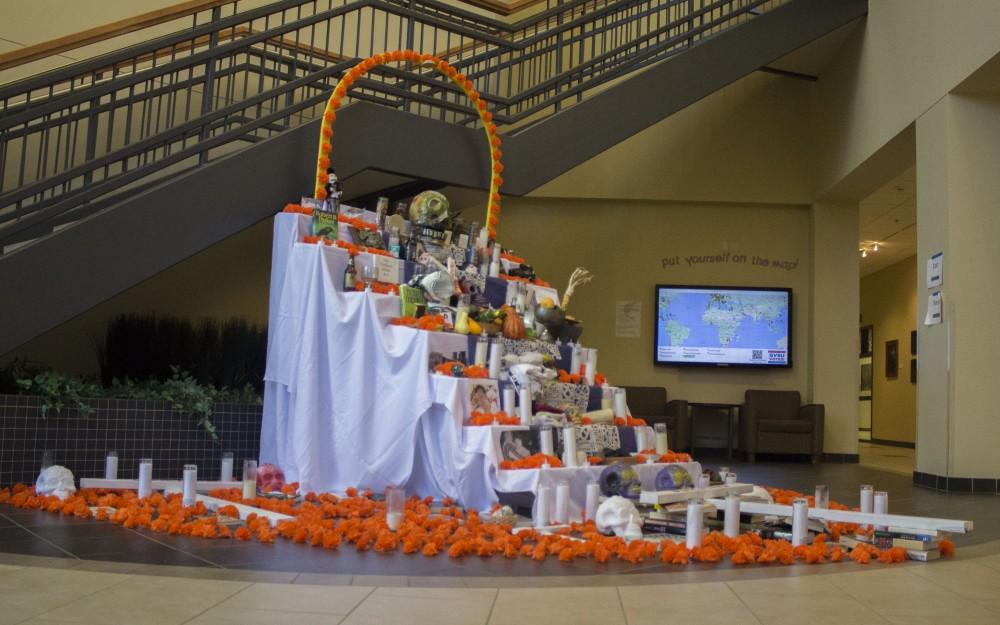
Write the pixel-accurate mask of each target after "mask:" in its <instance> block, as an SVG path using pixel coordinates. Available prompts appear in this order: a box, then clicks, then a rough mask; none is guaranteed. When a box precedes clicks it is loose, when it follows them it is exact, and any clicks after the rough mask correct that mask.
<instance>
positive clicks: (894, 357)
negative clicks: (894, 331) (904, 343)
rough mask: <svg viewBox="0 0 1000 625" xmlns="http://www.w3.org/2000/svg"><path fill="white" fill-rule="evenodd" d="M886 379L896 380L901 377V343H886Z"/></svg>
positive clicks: (896, 341) (894, 340)
mask: <svg viewBox="0 0 1000 625" xmlns="http://www.w3.org/2000/svg"><path fill="white" fill-rule="evenodd" d="M885 377H887V378H889V379H890V380H894V379H896V378H897V377H899V341H898V340H896V339H893V340H891V341H886V342H885Z"/></svg>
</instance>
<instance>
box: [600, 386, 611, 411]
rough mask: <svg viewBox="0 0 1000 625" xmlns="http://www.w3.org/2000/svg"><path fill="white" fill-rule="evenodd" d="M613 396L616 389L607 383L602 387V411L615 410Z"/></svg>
mask: <svg viewBox="0 0 1000 625" xmlns="http://www.w3.org/2000/svg"><path fill="white" fill-rule="evenodd" d="M613 394H614V389H612V388H611V387H610V386H608V384H607V383H606V382H605V383H604V384H602V385H601V410H611V409H612V408H613V406H612V400H611V396H612V395H613Z"/></svg>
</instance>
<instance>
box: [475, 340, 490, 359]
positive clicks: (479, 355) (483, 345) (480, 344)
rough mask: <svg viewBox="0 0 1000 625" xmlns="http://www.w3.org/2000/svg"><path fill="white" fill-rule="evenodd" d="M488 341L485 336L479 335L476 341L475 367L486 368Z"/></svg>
mask: <svg viewBox="0 0 1000 625" xmlns="http://www.w3.org/2000/svg"><path fill="white" fill-rule="evenodd" d="M489 345H490V343H489V340H487V338H486V334H480V335H479V338H477V339H476V360H475V363H476V366H477V367H485V366H486V352H487V351H488V350H489Z"/></svg>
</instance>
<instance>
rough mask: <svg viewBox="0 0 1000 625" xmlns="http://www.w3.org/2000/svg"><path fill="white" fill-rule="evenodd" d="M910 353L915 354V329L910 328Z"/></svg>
mask: <svg viewBox="0 0 1000 625" xmlns="http://www.w3.org/2000/svg"><path fill="white" fill-rule="evenodd" d="M910 355H911V356H916V355H917V331H916V330H910Z"/></svg>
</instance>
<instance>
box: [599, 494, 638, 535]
mask: <svg viewBox="0 0 1000 625" xmlns="http://www.w3.org/2000/svg"><path fill="white" fill-rule="evenodd" d="M594 520H595V521H596V523H597V531H599V532H601V533H602V534H611V533H614V534H615V535H616V536H621V537H623V538H625V537H631V536H634V535H635V533H636V532H637V531H638V530H639V528H641V527H642V517H641V516H639V511H638V510H636V508H635V504H634V503H632V502H631V501H629V500H628V499H625V498H624V497H618V496H617V495H616V496H614V497H608V498H607V499H605V500H604V501H603V502H602V503H601V505H599V506H598V507H597V518H596V519H594ZM640 535H641V534H640Z"/></svg>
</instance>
